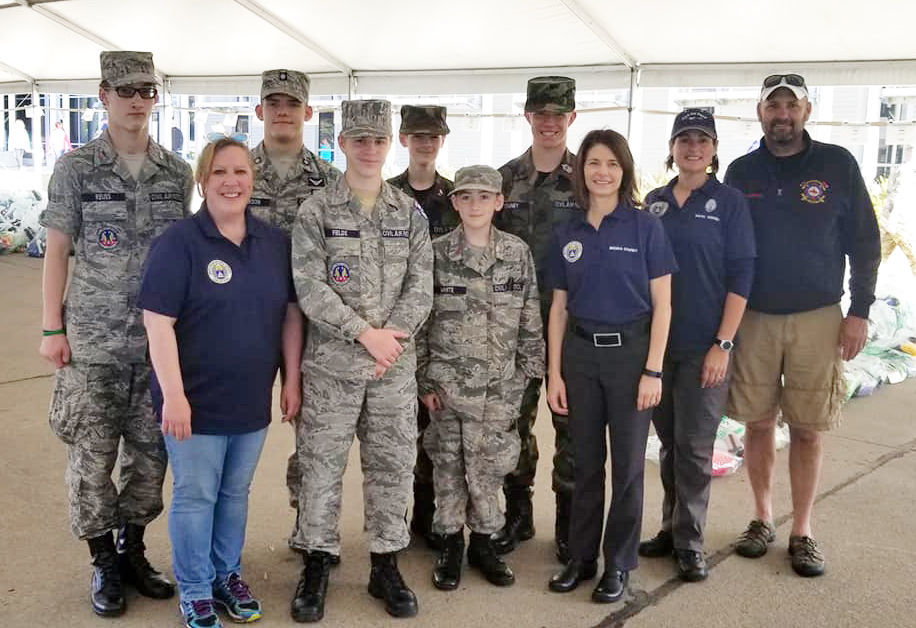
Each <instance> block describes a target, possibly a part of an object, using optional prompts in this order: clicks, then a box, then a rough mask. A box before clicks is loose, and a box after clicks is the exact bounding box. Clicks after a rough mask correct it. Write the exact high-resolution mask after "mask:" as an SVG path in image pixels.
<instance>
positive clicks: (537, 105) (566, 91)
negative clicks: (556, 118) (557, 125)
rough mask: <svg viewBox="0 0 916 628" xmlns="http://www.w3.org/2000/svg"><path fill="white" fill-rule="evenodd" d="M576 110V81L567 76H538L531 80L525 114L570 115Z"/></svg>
mask: <svg viewBox="0 0 916 628" xmlns="http://www.w3.org/2000/svg"><path fill="white" fill-rule="evenodd" d="M575 109H576V81H575V79H571V78H569V77H566V76H536V77H534V78H533V79H529V81H528V99H527V100H526V101H525V113H528V112H532V113H537V112H540V111H545V112H547V113H569V112H570V111H575Z"/></svg>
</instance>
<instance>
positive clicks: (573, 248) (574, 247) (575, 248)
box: [563, 240, 582, 264]
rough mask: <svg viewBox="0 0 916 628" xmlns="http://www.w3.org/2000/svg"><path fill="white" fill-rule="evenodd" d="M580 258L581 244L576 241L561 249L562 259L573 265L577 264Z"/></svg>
mask: <svg viewBox="0 0 916 628" xmlns="http://www.w3.org/2000/svg"><path fill="white" fill-rule="evenodd" d="M580 257H582V243H581V242H579V241H578V240H572V241H570V242H567V243H566V246H564V247H563V259H565V260H566V261H567V262H569V263H570V264H573V263H575V262H578V261H579V258H580Z"/></svg>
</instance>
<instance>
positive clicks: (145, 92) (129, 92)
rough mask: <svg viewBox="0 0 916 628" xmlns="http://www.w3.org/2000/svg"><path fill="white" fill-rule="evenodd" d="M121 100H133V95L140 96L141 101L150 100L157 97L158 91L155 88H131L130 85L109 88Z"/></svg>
mask: <svg viewBox="0 0 916 628" xmlns="http://www.w3.org/2000/svg"><path fill="white" fill-rule="evenodd" d="M108 89H111V90H114V91H115V93H116V94H117V95H118V96H120V97H121V98H133V97H134V94H140V98H142V99H143V100H152V99H153V98H155V97H156V96H157V95H159V90H158V89H156V88H155V87H133V86H131V85H122V86H121V87H109V88H108Z"/></svg>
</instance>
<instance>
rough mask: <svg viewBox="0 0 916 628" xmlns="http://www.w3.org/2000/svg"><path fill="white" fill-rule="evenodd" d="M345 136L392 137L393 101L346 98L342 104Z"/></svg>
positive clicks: (342, 125) (343, 132)
mask: <svg viewBox="0 0 916 628" xmlns="http://www.w3.org/2000/svg"><path fill="white" fill-rule="evenodd" d="M340 111H341V117H342V118H343V121H342V124H341V130H340V134H341V135H342V136H343V137H391V103H390V102H388V101H387V100H345V101H343V102H342V103H341V105H340Z"/></svg>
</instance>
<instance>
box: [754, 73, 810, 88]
mask: <svg viewBox="0 0 916 628" xmlns="http://www.w3.org/2000/svg"><path fill="white" fill-rule="evenodd" d="M783 82H785V84H786V85H791V86H792V87H805V79H804V77H802V76H799V75H798V74H771V75H770V76H768V77H766V78H765V79H763V86H764V87H776V86H777V85H781V84H782V83H783Z"/></svg>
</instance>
